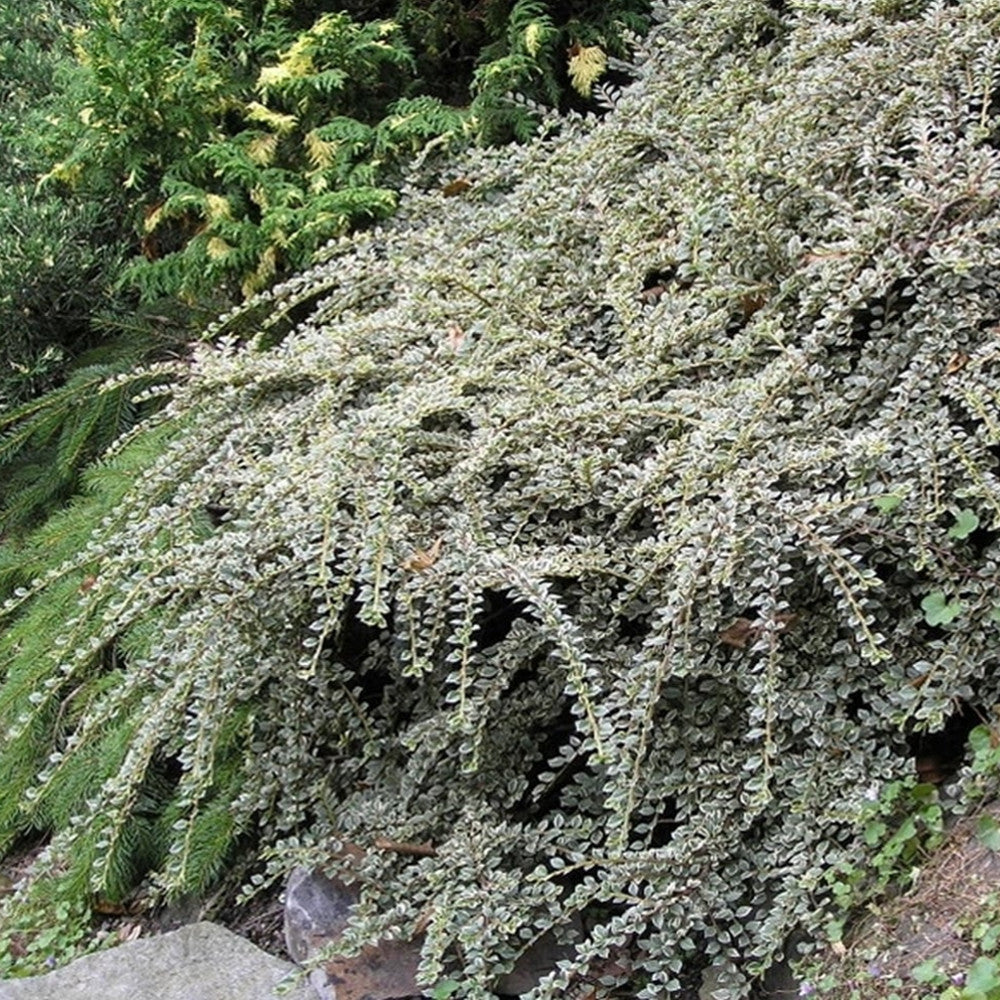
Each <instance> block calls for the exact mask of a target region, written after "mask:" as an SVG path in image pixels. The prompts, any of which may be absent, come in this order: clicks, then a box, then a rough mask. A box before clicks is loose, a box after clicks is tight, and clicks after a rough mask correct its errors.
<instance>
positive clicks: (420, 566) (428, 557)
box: [401, 537, 444, 573]
mask: <svg viewBox="0 0 1000 1000" xmlns="http://www.w3.org/2000/svg"><path fill="white" fill-rule="evenodd" d="M443 544H444V539H443V538H440V537H439V538H436V539H435V540H434V544H433V545H431V547H430V548H429V549H418V550H417V551H416V552H414V553H413V555H412V556H408V557H407V558H406V559H404V560H403V562H402V564H401V568H402V569H405V570H407V571H409V572H411V573H422V572H423V571H424V570H427V569H430V568H431V566H433V565H434V563H436V562H437V561H438V556H439V555H441V546H442V545H443Z"/></svg>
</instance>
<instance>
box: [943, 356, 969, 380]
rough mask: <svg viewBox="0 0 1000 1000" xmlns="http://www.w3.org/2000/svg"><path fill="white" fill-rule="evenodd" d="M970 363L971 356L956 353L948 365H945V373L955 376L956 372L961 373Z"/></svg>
mask: <svg viewBox="0 0 1000 1000" xmlns="http://www.w3.org/2000/svg"><path fill="white" fill-rule="evenodd" d="M968 363H969V355H968V354H966V353H965V352H964V351H956V352H955V353H954V354H953V355H952V356H951V357H950V358H949V359H948V364H946V365H945V368H944V373H945V375H954V374H955V372H960V371H961V370H962V369H963V368H964V367H965V366H966V365H967V364H968Z"/></svg>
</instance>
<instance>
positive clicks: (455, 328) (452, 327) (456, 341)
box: [448, 323, 465, 354]
mask: <svg viewBox="0 0 1000 1000" xmlns="http://www.w3.org/2000/svg"><path fill="white" fill-rule="evenodd" d="M464 343H465V331H464V330H463V329H462V328H461V327H460V326H459V325H458V324H457V323H449V324H448V346H449V347H450V348H451V349H452V350H453V351H454V352H455V353H456V354H457V353H458V352H459V351H460V350H461V349H462V345H463V344H464Z"/></svg>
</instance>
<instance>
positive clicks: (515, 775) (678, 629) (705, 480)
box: [0, 0, 1000, 997]
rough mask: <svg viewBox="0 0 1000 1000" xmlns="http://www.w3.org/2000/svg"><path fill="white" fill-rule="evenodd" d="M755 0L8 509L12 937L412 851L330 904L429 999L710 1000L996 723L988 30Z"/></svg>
mask: <svg viewBox="0 0 1000 1000" xmlns="http://www.w3.org/2000/svg"><path fill="white" fill-rule="evenodd" d="M791 7H792V9H791V10H789V11H785V12H784V13H783V14H782V15H781V19H780V20H779V17H778V15H777V14H776V13H775V12H774V10H773V9H771V8H768V7H767V6H766V5H764V4H763V3H758V2H756V0H744V2H740V3H732V2H731V0H720V2H710V0H705V2H690V3H675V4H672V5H671V6H670V8H669V10H663V11H661V16H662V17H663V18H664V19H665V20H664V23H663V24H662V26H661V27H660V28H659V29H658V30H657V31H656V32H654V34H653V36H652V37H651V39H650V41H649V42H648V45H647V47H646V51H645V55H644V59H643V61H642V63H641V64H640V65H639V66H638V67H637V68H636V75H637V80H636V82H635V83H634V84H633V85H632V86H630V87H629V88H627V90H626V92H625V93H624V95H622V96H621V97H620V98H619V99H618V100H617V102H616V103H617V107H616V108H615V111H614V113H613V114H612V115H610V116H609V117H608V118H607V119H606V120H605V121H603V122H601V123H594V122H591V121H583V120H569V121H562V122H556V123H554V128H553V130H550V135H549V137H548V138H547V139H546V140H545V141H543V142H539V143H536V144H534V145H530V146H527V147H525V148H522V149H508V150H504V151H502V152H481V153H479V154H476V156H474V157H473V158H471V159H469V160H468V161H466V162H465V164H464V166H463V173H462V175H461V177H458V176H455V177H445V178H442V179H440V180H439V181H437V182H436V183H435V185H434V186H433V189H432V190H430V191H429V192H423V193H422V192H420V191H417V190H414V191H411V192H409V194H408V195H407V197H406V199H404V206H405V207H404V210H403V212H402V213H401V214H400V216H399V218H398V219H397V220H395V221H394V222H393V223H392V224H391V226H389V227H388V228H386V229H385V230H380V231H373V232H369V233H366V234H363V235H359V236H357V237H356V238H352V239H349V240H344V241H343V242H341V243H338V244H336V245H334V246H332V247H331V248H330V249H329V251H328V252H327V256H326V259H325V261H324V262H323V263H321V264H320V265H319V266H317V267H316V268H315V269H314V270H313V271H311V272H309V273H307V274H305V275H303V276H301V277H300V278H298V279H296V280H295V281H293V282H291V283H289V284H287V285H285V286H284V287H282V288H280V289H279V290H277V291H275V292H274V293H271V294H269V295H267V296H266V297H264V298H262V299H259V300H257V301H256V302H255V303H252V304H251V305H250V306H249V307H247V308H246V309H244V310H243V311H242V312H240V313H239V314H236V315H234V316H230V317H227V318H226V319H225V320H223V322H222V324H221V338H220V341H219V342H218V343H217V344H216V346H211V347H208V346H206V347H204V348H203V349H201V350H199V351H198V352H197V355H196V357H195V358H194V359H193V362H192V363H190V364H188V365H185V366H183V367H181V368H179V369H178V372H177V381H178V385H177V386H176V389H175V392H174V396H173V400H172V401H171V403H170V404H169V406H168V407H167V408H166V409H165V410H164V411H163V412H162V416H161V417H159V418H156V419H157V423H156V426H155V427H149V426H148V425H147V429H146V430H145V431H144V432H143V433H142V434H141V435H138V436H133V437H132V438H131V439H130V440H129V441H127V442H125V443H123V445H122V446H121V447H120V449H119V450H118V452H117V454H116V455H115V456H114V458H113V459H112V460H109V461H108V462H107V463H106V464H105V465H103V466H102V467H100V468H98V469H95V470H94V471H93V473H92V475H91V477H90V493H89V494H88V495H87V496H86V497H84V498H83V499H81V501H80V503H79V505H78V506H77V507H75V508H74V509H73V510H71V511H70V512H68V513H67V514H66V515H65V516H64V517H63V518H62V519H60V520H57V521H54V522H53V523H52V524H50V525H48V526H47V527H46V529H45V531H44V533H43V535H42V536H41V537H40V539H39V547H38V557H37V558H38V563H37V571H38V573H39V579H38V582H36V583H34V584H31V585H30V586H27V587H26V588H25V589H24V590H23V592H22V593H21V595H20V596H19V597H18V598H17V599H16V600H14V601H13V602H12V603H10V604H9V606H8V608H7V616H8V627H7V630H6V632H5V634H4V637H3V640H2V642H3V653H4V657H5V662H6V668H5V669H6V677H5V681H4V684H3V687H2V690H0V712H2V719H3V724H4V730H5V732H6V738H5V741H4V743H3V748H2V753H0V773H3V774H4V776H5V780H6V782H7V785H6V794H5V797H4V798H3V800H2V801H0V831H2V841H0V843H2V844H3V845H10V844H11V843H12V842H13V840H14V838H15V837H17V836H19V835H20V834H22V833H24V832H25V831H27V830H29V829H30V828H39V829H50V830H52V831H53V837H52V840H51V843H50V846H49V848H48V850H47V852H46V853H45V854H44V855H43V856H42V858H41V859H40V860H39V862H38V864H37V865H36V870H35V878H34V879H33V880H32V881H31V883H30V885H27V886H26V887H25V888H24V889H23V890H22V891H21V892H20V893H18V894H16V895H15V896H13V897H12V898H11V899H10V900H8V902H7V906H6V913H5V920H6V921H7V926H8V927H18V928H20V933H22V935H23V939H24V941H25V942H27V945H28V946H29V947H30V945H31V941H32V929H31V928H32V927H37V926H48V925H47V924H45V923H44V922H43V921H42V918H41V917H40V916H39V914H40V913H41V912H43V910H42V908H44V907H45V906H50V907H51V908H52V909H53V911H54V912H60V909H59V908H60V907H61V912H62V914H63V916H65V914H66V913H67V912H68V911H69V910H71V909H72V904H73V902H74V901H76V900H79V899H81V898H85V897H86V894H87V893H93V894H94V895H95V896H96V897H102V896H105V897H106V896H112V897H114V896H121V895H123V894H126V893H128V892H129V891H130V889H131V887H132V886H133V885H134V884H136V883H137V882H138V881H140V880H144V882H143V884H144V885H145V886H146V887H147V890H150V889H151V890H153V891H154V892H160V893H166V894H176V893H180V892H182V891H187V890H198V889H201V888H203V887H205V886H206V885H207V884H208V883H210V882H211V881H212V880H214V879H215V878H216V877H217V876H218V874H219V872H220V871H221V870H222V869H223V867H224V866H225V865H226V864H227V862H228V860H229V859H230V858H232V857H234V856H235V852H237V851H239V850H241V849H249V848H251V847H253V846H254V845H256V847H257V849H258V850H260V849H263V848H269V847H274V846H275V845H279V848H280V849H279V851H278V853H277V856H276V860H275V861H274V865H275V866H276V868H280V866H281V865H283V864H287V863H290V862H291V861H294V860H296V859H300V858H302V857H319V856H322V850H317V851H313V850H312V847H311V846H310V845H319V847H320V848H321V849H329V850H332V851H336V849H337V847H338V845H340V844H343V843H345V842H350V843H354V844H358V845H361V846H362V847H364V848H372V847H373V845H375V844H376V842H377V841H379V842H380V838H385V839H387V840H390V841H395V842H421V843H423V842H427V841H430V842H433V844H434V845H435V847H436V856H433V857H413V856H410V855H407V854H401V853H399V852H395V851H379V850H376V849H371V850H369V853H368V854H367V856H366V858H365V861H364V863H363V865H362V869H361V872H362V882H363V885H364V887H365V898H364V905H363V907H361V909H360V911H359V915H358V923H357V931H358V938H357V940H360V938H361V937H363V936H365V935H369V936H373V937H377V936H378V935H379V934H381V933H383V932H385V933H392V934H397V935H398V934H410V933H414V932H418V931H419V932H422V933H423V934H424V936H425V956H426V961H425V969H426V973H427V979H428V982H430V983H433V982H435V981H436V980H437V979H438V978H439V977H440V976H442V975H444V974H445V973H447V974H449V975H452V976H455V977H457V978H459V979H461V980H462V982H463V983H464V984H465V986H466V987H467V989H468V992H469V995H470V996H471V995H476V996H482V995H484V990H485V989H486V988H487V987H488V984H489V983H490V982H491V980H492V979H493V977H494V976H495V975H496V974H497V973H498V972H499V971H501V970H503V969H504V968H506V967H509V966H510V964H511V962H512V961H513V958H514V956H515V955H516V954H517V953H518V952H519V951H520V950H522V949H524V948H525V947H526V946H527V944H528V942H529V941H530V940H531V939H532V938H533V937H535V936H537V935H539V934H541V933H542V932H543V931H544V930H546V929H547V928H557V929H561V930H563V931H565V933H566V934H567V936H569V937H570V938H574V936H575V939H576V944H577V949H576V954H577V960H576V962H575V963H573V966H572V968H570V967H569V966H567V967H566V968H565V969H564V970H562V971H560V972H559V973H558V974H557V975H553V976H552V977H551V979H550V981H548V982H547V984H545V985H544V986H543V988H542V989H541V990H540V991H539V993H538V996H561V995H564V993H565V990H566V988H567V983H568V982H569V981H570V979H571V978H572V977H573V976H574V975H576V974H578V973H579V972H581V971H582V972H586V971H587V970H589V971H590V972H591V973H595V972H597V973H602V974H604V975H606V976H612V978H613V975H614V974H615V971H616V970H617V972H619V973H621V977H622V978H625V979H629V980H630V983H631V986H630V988H631V989H632V990H633V991H634V993H636V994H638V995H640V996H649V997H651V996H662V995H663V994H664V993H665V992H670V991H671V990H672V989H679V988H681V986H682V985H683V984H684V983H686V982H688V981H689V980H688V978H687V977H688V976H689V975H691V974H693V973H695V972H697V970H698V969H699V968H700V967H702V966H703V965H705V964H706V963H712V964H714V965H716V966H718V967H719V975H720V977H721V978H720V982H722V983H723V984H729V987H730V988H731V990H732V995H734V996H736V995H741V994H742V993H743V992H745V991H746V989H747V988H748V983H749V981H750V980H751V979H752V977H753V976H754V975H757V974H759V972H760V971H761V969H763V968H765V967H766V966H767V965H768V964H769V963H770V962H771V961H772V959H773V957H774V956H775V955H776V954H778V953H779V952H780V950H781V948H782V944H783V942H784V940H785V939H786V936H787V934H788V933H789V931H790V929H791V928H793V927H795V926H797V925H803V924H805V925H807V926H808V925H810V924H812V923H814V922H815V919H816V913H817V912H818V910H819V908H820V906H821V904H822V903H823V902H824V893H825V889H824V885H825V883H824V873H825V872H826V871H827V870H828V869H829V868H830V866H831V865H833V864H835V863H836V862H837V860H838V859H840V858H843V857H845V856H846V857H854V858H863V856H864V855H863V852H864V850H865V848H864V846H863V844H859V841H858V838H857V836H856V831H855V820H856V818H857V817H858V815H859V814H860V812H861V811H862V809H863V806H864V803H865V802H866V800H867V798H868V797H869V796H871V795H872V794H873V793H874V792H877V790H878V788H879V786H880V784H881V783H882V782H885V781H888V780H891V779H894V778H898V777H899V776H900V775H902V774H904V773H905V771H906V770H907V768H908V764H907V762H906V761H905V759H904V757H905V753H906V748H905V739H904V735H905V733H906V732H907V731H910V730H913V729H920V728H921V727H923V728H933V727H935V726H937V725H939V724H940V722H941V721H942V720H943V719H944V718H946V717H947V716H948V715H949V714H950V713H952V712H953V711H955V709H956V707H957V706H958V705H959V704H960V703H966V704H976V705H987V706H988V705H992V704H994V703H996V702H997V701H1000V674H998V670H997V667H998V665H1000V623H998V618H1000V608H998V604H1000V596H998V592H997V590H996V579H997V563H998V556H1000V545H998V542H997V538H998V527H1000V516H998V509H1000V508H998V501H997V497H998V495H1000V490H998V482H997V466H998V461H1000V397H998V390H1000V337H998V330H1000V287H998V284H997V281H996V278H995V261H996V259H997V254H998V253H1000V234H998V220H1000V214H998V194H1000V170H998V166H1000V163H998V154H997V146H998V141H1000V140H998V136H1000V131H998V127H1000V122H998V106H1000V100H998V97H997V94H998V91H997V84H996V74H997V70H998V56H1000V50H998V47H997V44H996V41H995V37H996V34H997V29H998V27H1000V3H997V2H994V0H989V2H986V0H982V2H969V3H962V4H932V5H922V4H911V3H897V4H892V3H884V2H879V3H876V4H867V3H864V4H862V3H858V4H851V3H844V4H837V5H829V4H825V3H813V2H806V0H803V2H800V3H796V4H794V5H791ZM918 8H921V9H918ZM924 8H925V9H924ZM442 186H443V187H444V190H443V191H442V190H441V188H442ZM251 325H255V327H256V333H255V336H254V337H252V338H250V339H249V340H248V335H247V330H248V329H249V327H250V326H251ZM91 528H93V534H92V535H91V536H90V538H89V541H86V542H82V541H81V538H86V537H87V535H86V534H85V532H86V531H89V530H90V529H91ZM59 560H64V561H62V562H59ZM48 566H53V567H54V568H53V569H51V570H48V569H47V567H48ZM574 915H582V916H583V917H584V921H583V926H582V928H581V926H580V925H579V924H578V923H577V922H576V921H575V920H574ZM46 919H48V918H46ZM32 921H35V923H32ZM622 947H623V948H624V951H625V953H626V954H627V955H628V956H630V958H631V961H632V963H633V965H632V969H631V971H630V972H629V971H628V970H627V968H626V967H627V965H628V962H626V960H625V957H624V956H623V955H621V954H620V953H619V949H620V948H622ZM609 955H618V959H617V964H609V963H607V962H605V961H603V959H604V958H605V957H606V956H609Z"/></svg>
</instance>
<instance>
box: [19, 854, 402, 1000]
mask: <svg viewBox="0 0 1000 1000" xmlns="http://www.w3.org/2000/svg"><path fill="white" fill-rule="evenodd" d="M357 901H358V895H357V892H356V891H355V890H354V889H351V888H350V887H349V886H347V885H346V884H345V883H343V882H341V881H340V880H339V879H332V878H330V877H328V876H327V875H325V874H323V872H321V871H319V870H318V869H314V870H309V869H307V868H296V869H295V870H294V871H293V872H292V874H291V875H290V876H289V879H288V887H287V889H286V890H285V943H286V944H287V945H288V953H289V954H290V955H291V956H292V958H294V959H295V961H297V962H302V963H305V962H308V960H309V959H311V958H312V957H313V956H314V955H316V953H317V952H318V951H320V950H321V949H322V948H323V947H324V946H326V945H331V944H335V943H336V941H337V939H338V938H339V937H340V936H341V935H342V934H343V932H344V928H345V927H346V926H347V920H348V918H349V916H350V913H351V908H352V907H353V906H354V904H355V903H357ZM419 965H420V942H419V941H380V942H379V943H378V944H377V945H375V946H373V947H370V948H365V949H364V950H363V951H362V952H361V954H360V955H356V956H353V957H351V958H336V959H330V960H328V961H326V962H324V963H323V964H322V965H320V966H319V967H318V968H315V969H313V970H312V971H311V972H310V973H309V982H310V983H311V984H312V986H313V989H314V990H315V991H316V994H317V995H318V997H319V998H320V1000H390V998H395V997H408V996H412V995H417V994H419V993H420V986H419V985H418V983H417V967H418V966H419ZM0 1000H4V998H3V997H0Z"/></svg>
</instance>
